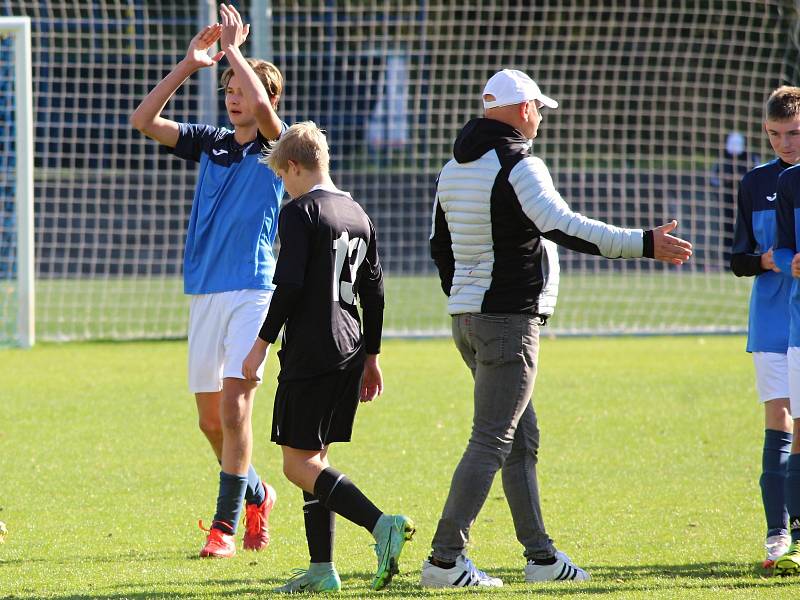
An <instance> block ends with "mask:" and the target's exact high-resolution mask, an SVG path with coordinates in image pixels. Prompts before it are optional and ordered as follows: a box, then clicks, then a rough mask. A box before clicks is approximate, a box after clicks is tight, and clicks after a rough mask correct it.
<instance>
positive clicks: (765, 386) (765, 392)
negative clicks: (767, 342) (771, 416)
mask: <svg viewBox="0 0 800 600" xmlns="http://www.w3.org/2000/svg"><path fill="white" fill-rule="evenodd" d="M753 364H754V365H755V367H756V390H758V399H759V400H760V401H761V402H762V403H764V402H767V401H768V400H775V399H777V398H788V397H789V365H788V363H787V359H786V355H785V354H781V353H778V352H753ZM793 414H794V413H793Z"/></svg>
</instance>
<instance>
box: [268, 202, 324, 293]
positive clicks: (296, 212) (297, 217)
mask: <svg viewBox="0 0 800 600" xmlns="http://www.w3.org/2000/svg"><path fill="white" fill-rule="evenodd" d="M313 228H314V225H313V224H312V222H311V217H310V216H309V215H308V213H307V212H305V211H304V210H303V209H302V208H300V207H299V206H298V205H297V203H296V202H289V203H288V204H286V206H284V207H283V208H282V209H281V213H280V216H279V217H278V235H279V236H280V240H281V252H280V254H279V255H278V262H277V263H276V265H275V275H274V276H273V277H272V282H273V283H274V284H275V285H276V286H278V285H281V284H282V283H288V284H290V285H293V286H295V287H300V288H302V287H303V284H304V283H305V277H306V265H307V264H308V260H309V258H310V256H311V244H312V241H313Z"/></svg>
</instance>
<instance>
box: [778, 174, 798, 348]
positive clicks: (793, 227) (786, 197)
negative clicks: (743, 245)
mask: <svg viewBox="0 0 800 600" xmlns="http://www.w3.org/2000/svg"><path fill="white" fill-rule="evenodd" d="M776 210H777V219H776V220H777V226H776V228H775V231H776V239H775V264H776V265H777V266H778V268H779V269H780V270H781V274H782V275H783V276H784V278H785V279H786V280H787V281H791V286H792V289H791V292H790V294H789V320H790V325H789V346H790V347H793V348H796V347H798V346H800V290H798V280H797V279H794V278H792V276H791V275H792V259H793V258H794V255H795V254H796V253H797V252H798V250H800V248H798V241H800V229H798V228H800V166H796V167H792V168H791V169H786V171H784V172H783V173H782V174H781V176H780V177H779V178H778V206H777V209H776Z"/></svg>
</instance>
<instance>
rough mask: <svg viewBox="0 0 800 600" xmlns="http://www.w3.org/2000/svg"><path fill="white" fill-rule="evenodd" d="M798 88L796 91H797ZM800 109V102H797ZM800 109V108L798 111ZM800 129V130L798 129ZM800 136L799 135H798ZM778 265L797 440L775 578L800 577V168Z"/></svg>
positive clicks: (791, 183)
mask: <svg viewBox="0 0 800 600" xmlns="http://www.w3.org/2000/svg"><path fill="white" fill-rule="evenodd" d="M795 89H797V88H795ZM797 106H798V107H800V101H798V102H797ZM798 110H800V109H798ZM798 128H800V127H798ZM799 135H800V134H799ZM777 202H778V206H777V209H776V210H777V227H776V239H775V253H774V254H775V264H776V266H777V267H778V268H779V269H780V270H781V272H782V273H784V274H785V275H787V276H791V279H790V281H791V286H792V287H791V291H790V293H789V348H788V351H787V362H788V365H789V400H790V407H791V411H792V417H793V418H794V440H793V442H792V451H791V455H790V456H789V461H788V465H787V467H786V492H785V493H786V510H787V511H788V514H789V530H790V534H791V542H792V543H791V546H790V547H789V550H788V552H787V553H786V554H784V555H783V556H781V557H780V558H778V559H777V560H776V561H775V570H774V573H775V574H776V575H798V574H800V283H798V279H800V252H798V250H800V229H798V228H800V166H796V167H792V168H791V169H787V170H786V171H784V172H783V174H781V176H780V177H779V178H778V199H777Z"/></svg>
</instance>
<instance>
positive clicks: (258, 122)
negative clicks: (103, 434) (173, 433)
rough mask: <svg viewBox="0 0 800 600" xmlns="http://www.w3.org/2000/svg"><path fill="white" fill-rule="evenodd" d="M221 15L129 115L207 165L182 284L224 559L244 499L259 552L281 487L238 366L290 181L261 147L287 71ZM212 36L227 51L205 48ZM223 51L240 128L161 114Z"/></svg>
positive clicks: (231, 550)
mask: <svg viewBox="0 0 800 600" xmlns="http://www.w3.org/2000/svg"><path fill="white" fill-rule="evenodd" d="M220 20H221V23H216V24H213V25H209V26H207V27H205V28H203V29H202V30H201V31H200V32H199V33H198V34H197V35H196V36H195V37H194V38H193V39H192V41H191V42H190V44H189V50H188V51H187V53H186V57H185V58H184V59H183V60H181V61H180V62H179V63H178V64H177V65H176V66H175V67H174V68H173V69H172V71H170V73H169V74H168V75H167V76H166V77H165V78H164V79H162V80H161V82H159V83H158V85H156V86H155V88H153V90H152V91H151V92H150V93H149V94H148V95H147V97H146V98H145V99H144V100H143V101H142V102H141V104H140V105H139V106H138V107H137V109H136V111H135V112H134V113H133V115H132V116H131V124H132V125H133V126H134V127H135V128H136V129H138V130H139V131H141V132H142V133H143V134H145V135H146V136H147V137H149V138H152V139H154V140H156V141H157V142H159V143H160V144H163V145H164V146H166V147H167V148H169V149H170V152H171V153H173V154H175V156H178V157H180V158H183V159H185V160H191V161H196V162H199V163H200V176H199V179H198V182H197V188H196V190H195V195H194V201H193V203H192V213H191V217H190V219H189V230H188V233H187V236H186V248H185V253H184V265H183V267H184V291H185V293H186V294H189V295H190V296H191V302H190V308H189V388H190V390H191V391H192V392H193V393H194V394H195V399H196V402H197V411H198V414H199V421H200V422H199V424H200V430H201V431H202V432H203V433H204V434H205V436H206V438H207V439H208V441H209V443H210V444H211V447H212V449H213V450H214V453H215V455H216V458H217V461H218V462H219V463H220V465H221V467H222V470H221V471H220V476H219V495H218V498H217V509H216V514H215V516H214V520H213V522H212V524H211V528H210V529H209V530H208V536H207V538H206V541H205V544H204V545H203V547H202V549H201V551H200V556H201V557H214V558H227V557H231V556H233V555H234V554H235V553H236V544H235V541H234V534H235V533H236V529H237V524H238V521H239V517H240V515H241V512H242V505H243V504H245V503H246V511H245V535H244V548H245V549H248V550H262V549H263V548H265V547H266V546H267V545H268V544H269V513H270V511H271V509H272V507H273V505H274V504H275V491H274V490H273V489H272V487H271V486H269V485H267V484H266V483H264V482H262V481H261V479H260V478H259V476H258V474H257V473H256V471H255V469H254V468H253V466H252V465H251V464H250V457H251V453H252V440H253V432H252V424H251V415H252V409H253V400H254V397H255V391H256V382H254V381H251V380H247V379H246V378H245V377H244V376H243V374H242V372H241V367H242V360H243V359H244V357H245V356H246V355H247V352H248V350H249V349H250V346H251V345H252V342H253V339H255V333H256V332H257V331H258V327H259V326H260V324H261V322H262V321H263V319H264V315H266V312H267V308H268V307H269V303H270V298H271V297H272V289H273V285H272V283H271V279H272V273H273V271H274V268H275V259H274V257H273V255H272V244H273V241H274V240H275V234H276V231H277V223H276V216H277V212H278V209H279V207H280V200H281V198H282V197H283V184H282V183H281V181H280V179H279V178H278V177H277V176H276V175H275V174H274V173H273V172H272V171H270V170H269V168H268V167H266V166H264V165H262V164H260V163H259V156H260V154H261V150H262V148H263V147H264V146H266V145H267V143H268V142H269V140H275V139H277V138H278V137H279V136H280V134H281V131H282V130H283V129H284V127H285V125H284V124H283V123H282V122H281V120H280V119H279V118H278V115H277V114H276V112H275V111H276V109H277V106H278V101H279V99H280V95H281V91H282V88H283V78H282V76H281V74H280V71H278V69H277V68H276V67H275V66H274V65H273V64H271V63H268V62H266V61H263V60H253V59H245V58H244V56H243V55H242V53H241V51H240V49H239V47H240V46H241V45H242V44H243V43H244V41H245V40H246V38H247V34H248V33H249V29H250V27H249V25H244V24H243V23H242V19H241V17H240V15H239V13H238V12H237V11H236V9H235V8H233V7H232V6H225V5H222V6H221V7H220ZM217 41H219V42H220V51H219V52H217V53H216V54H214V55H213V56H209V54H208V50H209V49H210V48H212V47H213V46H214V45H215V44H216V43H217ZM223 56H225V57H226V58H227V60H228V63H229V64H230V67H229V68H228V69H227V70H226V71H225V72H224V73H223V74H222V78H221V81H222V87H223V89H224V90H225V106H226V108H227V110H228V116H229V118H230V121H231V123H232V124H233V131H231V130H230V129H226V128H217V127H213V126H211V125H195V124H186V123H176V122H175V121H171V120H169V119H165V118H164V117H162V116H161V111H162V110H163V109H164V106H165V105H166V103H167V102H168V101H169V99H170V98H171V97H172V95H173V94H174V93H175V92H176V90H177V89H178V88H179V87H180V86H181V84H183V82H184V81H185V80H186V79H187V78H188V77H189V76H191V75H192V74H193V73H194V72H195V71H198V70H200V69H202V68H205V67H210V66H212V65H213V64H214V63H216V62H218V61H220V60H221V59H222V57H223ZM201 527H202V523H201Z"/></svg>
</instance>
